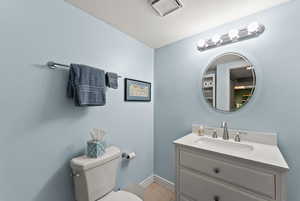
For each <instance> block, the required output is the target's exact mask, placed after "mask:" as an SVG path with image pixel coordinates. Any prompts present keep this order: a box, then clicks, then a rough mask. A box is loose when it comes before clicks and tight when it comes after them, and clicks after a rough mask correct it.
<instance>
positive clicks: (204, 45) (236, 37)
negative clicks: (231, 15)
mask: <svg viewBox="0 0 300 201" xmlns="http://www.w3.org/2000/svg"><path fill="white" fill-rule="evenodd" d="M264 30H265V26H264V25H263V24H259V23H258V22H252V23H250V24H249V25H248V26H246V27H244V28H242V29H232V30H230V31H229V32H228V33H225V34H222V35H219V34H215V35H214V36H213V37H212V38H209V39H206V40H205V39H201V40H199V42H198V44H197V49H198V50H199V51H204V50H208V49H211V48H215V47H218V46H221V45H226V44H229V43H234V42H238V41H241V40H246V39H250V38H254V37H257V36H259V35H260V34H262V33H263V32H264Z"/></svg>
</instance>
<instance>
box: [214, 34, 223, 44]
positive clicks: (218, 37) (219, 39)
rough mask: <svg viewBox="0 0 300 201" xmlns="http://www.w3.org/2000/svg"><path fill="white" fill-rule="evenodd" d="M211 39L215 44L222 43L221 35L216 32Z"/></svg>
mask: <svg viewBox="0 0 300 201" xmlns="http://www.w3.org/2000/svg"><path fill="white" fill-rule="evenodd" d="M211 40H212V42H213V43H214V44H215V45H218V44H221V43H222V40H221V36H220V35H219V34H215V35H214V36H213V37H212V39H211Z"/></svg>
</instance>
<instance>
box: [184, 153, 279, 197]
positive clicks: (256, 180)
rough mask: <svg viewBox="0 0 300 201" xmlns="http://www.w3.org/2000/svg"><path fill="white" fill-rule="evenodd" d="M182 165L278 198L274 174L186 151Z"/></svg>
mask: <svg viewBox="0 0 300 201" xmlns="http://www.w3.org/2000/svg"><path fill="white" fill-rule="evenodd" d="M180 165H182V166H184V167H187V168H190V169H194V170H196V171H199V172H201V173H203V174H206V175H209V176H212V177H215V178H218V179H222V180H224V181H226V182H229V183H231V184H234V185H238V186H240V187H243V188H246V189H248V190H251V191H254V192H256V193H259V194H262V195H265V196H267V197H269V198H272V199H275V198H276V185H275V181H276V176H275V175H274V174H271V173H265V172H260V171H257V170H253V169H249V168H246V167H240V166H238V165H233V164H229V163H226V162H223V161H219V160H214V159H209V158H206V157H203V156H199V155H196V154H193V153H189V152H185V151H181V152H180Z"/></svg>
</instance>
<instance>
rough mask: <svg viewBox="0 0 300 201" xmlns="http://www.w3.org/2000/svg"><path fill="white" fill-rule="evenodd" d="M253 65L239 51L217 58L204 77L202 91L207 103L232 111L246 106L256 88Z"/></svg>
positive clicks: (218, 108)
mask: <svg viewBox="0 0 300 201" xmlns="http://www.w3.org/2000/svg"><path fill="white" fill-rule="evenodd" d="M255 81H256V76H255V71H254V68H253V65H252V64H251V63H250V62H249V60H248V59H247V58H245V57H244V56H242V55H240V54H237V53H226V54H222V55H220V56H218V57H217V58H215V59H214V60H213V61H212V62H211V63H210V65H209V66H208V67H207V69H206V71H205V73H204V75H203V79H202V91H203V95H204V98H205V100H206V101H207V103H208V104H209V105H210V106H211V107H213V108H215V109H217V110H220V111H226V112H232V111H236V110H238V109H240V108H241V107H243V106H245V105H246V104H247V103H248V102H249V100H250V99H251V97H252V96H253V92H254V90H255V83H256V82H255Z"/></svg>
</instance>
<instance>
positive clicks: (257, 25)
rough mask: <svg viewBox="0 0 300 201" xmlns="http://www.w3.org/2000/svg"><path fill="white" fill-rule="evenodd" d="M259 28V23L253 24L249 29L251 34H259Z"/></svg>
mask: <svg viewBox="0 0 300 201" xmlns="http://www.w3.org/2000/svg"><path fill="white" fill-rule="evenodd" d="M258 28H259V24H258V22H252V23H251V24H249V25H248V27H247V29H248V32H249V33H255V32H257V31H258Z"/></svg>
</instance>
